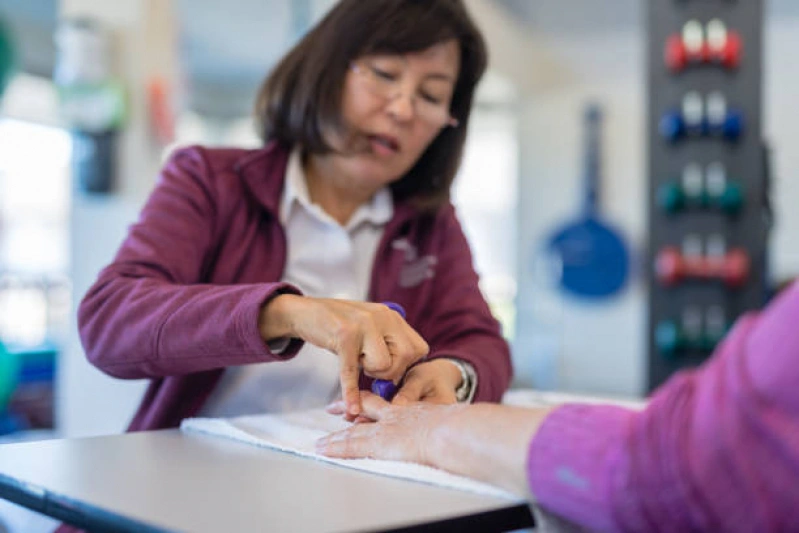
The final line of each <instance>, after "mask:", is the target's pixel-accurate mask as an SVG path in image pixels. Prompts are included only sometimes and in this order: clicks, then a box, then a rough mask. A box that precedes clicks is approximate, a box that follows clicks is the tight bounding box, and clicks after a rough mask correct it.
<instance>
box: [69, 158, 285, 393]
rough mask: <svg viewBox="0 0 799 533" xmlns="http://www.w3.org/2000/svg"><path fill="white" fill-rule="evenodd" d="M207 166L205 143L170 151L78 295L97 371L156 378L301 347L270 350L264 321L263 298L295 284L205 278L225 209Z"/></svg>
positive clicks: (261, 358)
mask: <svg viewBox="0 0 799 533" xmlns="http://www.w3.org/2000/svg"><path fill="white" fill-rule="evenodd" d="M208 174H209V172H208V170H207V167H206V164H205V161H204V159H203V156H202V153H201V152H200V151H199V150H197V149H186V150H181V151H178V152H176V154H175V155H173V157H172V158H171V160H170V161H169V162H168V163H167V165H166V167H165V169H164V171H163V172H162V175H161V180H160V182H159V184H158V186H157V187H156V189H155V191H154V192H153V193H152V195H151V197H150V199H149V200H148V202H147V204H146V205H145V207H144V209H143V210H142V213H141V216H140V220H139V222H138V223H136V224H135V225H134V226H133V227H132V228H131V230H130V233H129V235H128V237H127V238H126V240H125V241H124V243H123V244H122V247H121V248H120V250H119V252H118V253H117V256H116V258H115V259H114V261H113V263H112V264H111V265H109V266H108V267H107V268H105V269H104V270H103V271H102V272H101V273H100V275H99V277H98V279H97V281H96V282H95V283H94V285H93V286H92V287H91V288H90V289H89V291H88V292H87V294H86V296H85V297H84V299H83V301H82V302H81V304H80V308H79V310H78V325H79V329H80V336H81V340H82V342H83V346H84V348H85V350H86V353H87V356H88V358H89V360H90V361H91V362H92V363H93V364H94V365H95V366H97V367H98V368H99V369H100V370H102V371H104V372H106V373H108V374H110V375H112V376H116V377H119V378H128V379H139V378H152V377H163V376H169V375H179V374H187V373H192V372H199V371H204V370H210V369H214V368H220V367H224V366H228V365H240V364H246V363H254V362H263V361H269V360H275V359H277V358H280V359H283V360H285V359H287V358H290V357H292V356H293V355H295V354H296V352H297V350H298V348H299V344H300V343H298V342H294V343H292V345H291V346H289V347H288V349H287V350H286V351H285V352H284V353H283V354H281V355H280V356H276V355H273V354H271V352H270V351H269V349H268V347H267V346H266V345H265V343H264V342H263V341H262V340H261V338H260V335H259V332H258V328H257V325H258V324H257V321H258V314H259V311H260V308H261V306H262V305H263V304H264V303H265V302H266V301H267V300H269V298H271V297H273V296H274V295H276V294H278V293H280V292H298V291H297V290H296V289H294V288H293V287H291V286H288V285H285V284H279V283H264V284H252V285H244V284H241V285H228V286H224V285H203V284H200V283H199V281H200V279H201V276H202V274H201V273H202V271H203V268H204V266H206V265H207V264H208V261H210V260H212V254H213V253H214V249H215V241H214V239H215V238H216V237H215V226H214V225H215V223H216V222H217V220H218V218H219V217H218V216H217V215H218V213H217V212H216V208H217V206H216V204H215V191H214V188H213V184H212V183H211V179H210V176H209V175H208Z"/></svg>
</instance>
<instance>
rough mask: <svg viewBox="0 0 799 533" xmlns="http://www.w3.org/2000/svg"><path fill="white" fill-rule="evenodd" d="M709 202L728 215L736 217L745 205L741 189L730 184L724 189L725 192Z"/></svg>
mask: <svg viewBox="0 0 799 533" xmlns="http://www.w3.org/2000/svg"><path fill="white" fill-rule="evenodd" d="M709 202H710V204H711V205H713V206H714V207H717V208H719V209H721V210H722V211H724V212H725V213H727V214H728V215H734V214H736V213H738V211H740V210H741V207H742V206H743V203H744V197H743V193H742V192H741V187H740V186H739V185H737V184H735V183H728V184H727V186H726V187H724V191H723V192H722V193H721V194H720V195H718V196H715V197H711V198H709Z"/></svg>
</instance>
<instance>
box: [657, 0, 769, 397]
mask: <svg viewBox="0 0 799 533" xmlns="http://www.w3.org/2000/svg"><path fill="white" fill-rule="evenodd" d="M763 3H764V0H649V2H648V14H647V17H648V22H647V24H648V44H647V48H648V51H647V54H648V80H647V82H648V92H649V111H648V113H649V116H648V130H649V133H648V135H649V139H648V143H649V168H648V172H649V199H648V209H649V252H648V263H647V264H648V272H649V275H648V281H649V317H648V318H649V328H648V329H649V332H648V382H647V386H648V388H649V390H652V389H654V388H655V387H657V386H658V385H660V384H661V383H662V382H664V381H665V380H666V379H668V377H669V376H670V375H671V374H673V373H674V372H675V371H677V370H679V369H682V368H688V367H694V366H697V365H699V364H701V363H702V362H704V361H705V360H706V359H707V357H708V355H709V354H710V353H711V352H712V350H713V348H714V347H715V345H716V343H717V342H718V340H719V338H721V337H722V336H723V335H724V333H725V332H726V330H727V328H728V327H729V325H731V324H732V323H733V322H734V321H735V320H736V319H737V318H738V317H739V316H740V315H741V314H742V313H744V312H746V311H747V310H750V309H756V308H759V307H761V306H762V305H763V303H764V301H765V298H766V290H767V286H766V250H767V237H768V231H769V224H768V220H769V215H770V213H769V211H768V204H767V200H766V199H767V197H768V196H767V193H768V190H767V189H768V175H767V161H766V157H767V154H766V151H765V148H764V144H763V142H762V129H761V128H762V126H761V116H762V113H761V107H762V96H761V94H762V88H761V80H762V76H761V70H762V61H761V58H762V31H763V30H762V28H763V8H764V6H763ZM689 21H696V22H698V23H700V28H703V29H704V30H705V31H704V39H705V41H704V42H705V43H708V42H709V39H708V37H709V34H711V33H712V34H714V35H715V36H717V35H718V33H714V32H716V30H717V29H718V26H719V24H718V21H721V22H723V23H724V25H725V26H726V28H727V30H728V31H729V32H730V33H729V35H730V37H732V38H733V39H734V42H732V45H735V46H739V47H740V49H739V50H735V49H734V48H732V47H731V48H730V49H728V50H722V51H719V50H718V49H716V50H715V51H711V52H708V49H707V48H705V49H704V50H703V51H702V52H698V51H697V49H696V48H693V49H692V50H693V57H694V59H695V60H696V61H695V62H694V63H693V64H692V63H691V61H690V57H691V50H689V51H688V57H689V60H688V64H687V66H685V68H684V69H683V68H680V63H679V59H680V54H681V53H682V52H683V50H681V49H679V48H677V49H676V55H675V49H674V48H673V46H674V45H675V37H677V36H680V37H683V29H684V28H685V26H686V23H688V22H689ZM711 21H715V22H713V23H712V24H710V27H712V28H713V29H712V30H709V27H708V23H709V22H711ZM689 27H691V26H689ZM696 27H697V24H696V23H694V24H693V27H692V29H694V30H695V29H696ZM693 35H694V36H695V35H696V32H695V31H694V34H693ZM689 44H690V43H689ZM693 44H694V45H696V43H695V42H694V43H693ZM716 45H717V42H716ZM732 45H731V46H732ZM669 46H672V48H671V49H669V48H668V47H669ZM730 50H732V52H731V53H732V54H734V55H735V56H739V61H738V64H737V65H734V63H735V61H734V59H735V58H733V61H730V57H729V53H727V52H729V51H730ZM725 53H726V54H727V55H724V54H725ZM667 57H670V59H671V61H672V63H671V67H672V68H670V66H669V59H667ZM675 57H676V58H677V60H678V62H677V63H676V67H675V63H674V59H675ZM689 94H690V95H691V96H689V97H688V98H685V97H686V95H689ZM697 95H699V99H697ZM709 95H712V96H709ZM720 97H723V98H720ZM684 100H685V102H684ZM691 100H692V101H691ZM697 100H698V101H699V105H700V106H701V105H703V104H704V107H705V108H704V109H703V110H701V111H700V112H701V113H702V116H703V117H704V118H705V119H707V118H708V117H709V120H703V121H702V122H696V116H695V115H696V113H697ZM719 100H723V101H725V102H726V106H727V107H726V113H725V114H724V115H723V119H724V120H720V118H719V105H718V101H719ZM683 104H685V109H683V108H682V106H683ZM708 104H710V105H709V106H708ZM675 110H676V112H677V113H678V114H679V113H682V112H683V111H684V112H685V114H683V115H679V116H678V115H675V114H674V113H675ZM722 111H724V109H722ZM670 112H671V113H672V114H671V115H669V113H670ZM691 113H693V114H694V116H693V117H692V116H691ZM713 113H715V114H716V115H715V116H713ZM683 118H687V119H688V120H687V121H686V122H681V120H682V119H683ZM692 121H693V122H692ZM735 121H739V122H738V123H737V124H736V123H735ZM680 127H682V128H683V129H682V130H680V129H679V128H680ZM736 127H737V128H739V129H740V131H739V132H738V135H737V136H736ZM675 128H677V129H675ZM664 250H665V252H664ZM742 251H743V252H744V256H745V258H744V259H743V262H742V261H741V256H740V253H741V252H742ZM675 254H676V255H675ZM681 254H685V255H682V256H681ZM728 258H729V260H728ZM683 259H687V261H684V260H683ZM669 261H671V262H669ZM675 261H676V262H675ZM735 261H737V263H734V262H735ZM669 268H671V269H672V270H671V271H669ZM658 269H660V270H658ZM736 269H738V270H736ZM741 269H743V270H741ZM659 272H660V274H659ZM664 272H666V273H668V272H670V274H666V275H667V276H669V275H670V276H671V277H670V278H668V281H669V282H668V283H667V282H665V281H664V278H663V275H664ZM692 274H694V275H695V276H693V275H692ZM741 275H744V276H745V277H744V278H743V279H741ZM719 278H721V279H719ZM725 280H726V281H725Z"/></svg>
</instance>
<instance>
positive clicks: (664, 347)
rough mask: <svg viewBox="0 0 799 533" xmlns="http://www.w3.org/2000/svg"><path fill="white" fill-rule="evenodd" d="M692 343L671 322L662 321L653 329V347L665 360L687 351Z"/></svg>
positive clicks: (681, 329) (677, 326)
mask: <svg viewBox="0 0 799 533" xmlns="http://www.w3.org/2000/svg"><path fill="white" fill-rule="evenodd" d="M693 342H695V341H694V340H693V339H691V338H690V337H688V336H687V335H686V334H685V332H684V331H683V328H682V327H680V326H679V325H678V324H677V323H676V322H674V321H673V320H663V321H662V322H660V323H658V325H657V327H656V328H655V345H656V346H657V347H658V350H659V351H660V353H661V355H663V356H664V357H666V358H667V359H673V358H675V357H676V356H677V355H678V354H679V353H680V352H684V351H685V350H687V349H689V348H690V346H691V344H692V343H693Z"/></svg>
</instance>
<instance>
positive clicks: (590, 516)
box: [528, 285, 799, 531]
mask: <svg viewBox="0 0 799 533" xmlns="http://www.w3.org/2000/svg"><path fill="white" fill-rule="evenodd" d="M528 479H529V482H530V487H531V490H532V491H533V494H535V496H536V498H537V500H538V501H539V502H540V504H541V505H542V506H544V507H545V508H547V509H549V510H550V511H553V512H555V513H557V514H560V515H562V516H564V517H565V518H567V519H570V520H572V521H575V522H577V523H579V524H582V525H584V526H587V527H589V528H593V529H600V530H612V531H698V530H701V531H776V530H780V531H786V530H790V529H791V528H793V527H796V525H797V524H799V488H798V487H799V481H798V480H799V286H796V285H795V286H794V287H792V288H791V289H789V290H788V291H787V292H786V293H784V294H783V295H782V296H781V297H780V298H779V299H778V300H776V301H775V302H774V303H773V304H772V305H770V306H769V307H768V308H767V309H766V310H765V311H764V312H763V313H762V314H761V315H759V316H755V315H750V316H747V317H745V318H743V319H742V320H740V321H739V322H738V324H737V325H736V327H735V329H734V330H733V331H732V332H731V333H730V335H729V336H728V337H727V339H726V340H725V342H724V343H723V344H722V345H721V346H719V348H718V349H717V350H716V353H715V354H714V356H713V358H712V360H710V361H708V363H706V364H705V365H704V366H703V367H702V368H700V369H698V370H696V371H693V372H684V373H681V374H679V375H677V376H675V377H673V378H672V379H671V380H670V381H669V382H667V383H666V384H665V385H664V386H663V387H661V389H659V390H658V391H657V392H656V394H655V395H654V396H653V398H652V400H651V402H650V403H649V405H648V407H647V408H646V410H644V411H642V412H635V411H628V410H624V409H620V408H616V407H607V406H589V405H567V406H563V407H561V408H559V409H557V410H555V411H554V412H553V413H552V414H551V415H550V416H549V417H548V418H547V419H546V420H545V422H544V424H543V425H542V427H541V429H540V431H539V432H538V434H537V435H536V437H535V438H534V439H533V441H532V442H531V443H530V449H529V456H528Z"/></svg>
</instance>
